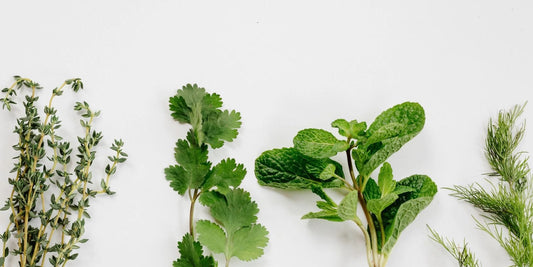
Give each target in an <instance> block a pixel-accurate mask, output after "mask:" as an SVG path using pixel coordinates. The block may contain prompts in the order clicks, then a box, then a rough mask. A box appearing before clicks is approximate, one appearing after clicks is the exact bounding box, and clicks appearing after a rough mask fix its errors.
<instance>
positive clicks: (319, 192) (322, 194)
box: [311, 186, 337, 207]
mask: <svg viewBox="0 0 533 267" xmlns="http://www.w3.org/2000/svg"><path fill="white" fill-rule="evenodd" d="M311 191H312V192H313V193H315V194H316V195H317V196H319V197H320V198H321V199H322V200H325V201H326V203H328V204H329V205H330V206H331V207H337V203H335V202H334V201H333V200H332V199H331V198H330V197H329V196H328V195H327V194H326V192H324V190H323V189H322V188H321V187H320V186H312V187H311Z"/></svg>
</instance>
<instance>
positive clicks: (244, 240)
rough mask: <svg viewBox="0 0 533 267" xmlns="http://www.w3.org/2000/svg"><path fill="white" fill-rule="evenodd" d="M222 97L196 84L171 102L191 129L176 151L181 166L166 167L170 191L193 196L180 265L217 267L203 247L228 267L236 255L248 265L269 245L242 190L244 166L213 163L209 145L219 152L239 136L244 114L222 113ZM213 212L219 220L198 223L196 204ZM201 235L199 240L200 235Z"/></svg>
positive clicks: (177, 263)
mask: <svg viewBox="0 0 533 267" xmlns="http://www.w3.org/2000/svg"><path fill="white" fill-rule="evenodd" d="M221 107H222V99H221V98H220V95H218V94H215V93H213V94H209V93H207V92H206V91H205V89H204V88H200V87H198V86H197V85H196V84H194V85H190V84H187V85H185V86H183V88H182V89H180V90H178V92H177V94H176V95H175V96H173V97H171V98H170V111H171V112H172V114H171V115H172V117H173V118H174V119H176V120H177V121H178V122H181V123H187V124H190V125H191V129H190V130H189V131H188V133H187V136H186V138H185V139H179V140H178V141H177V143H176V147H175V158H176V162H177V163H178V164H177V165H173V166H169V167H168V168H166V169H165V175H166V179H167V180H168V181H170V187H171V188H172V189H174V190H175V191H177V192H178V193H179V194H180V195H185V194H187V195H188V196H189V200H190V201H191V203H190V209H189V232H188V233H187V234H185V235H184V236H183V238H182V240H181V242H179V243H178V248H179V251H180V258H179V259H177V260H176V261H174V263H173V266H175V267H211V266H217V265H218V264H217V262H216V260H215V259H214V258H213V257H212V256H210V255H203V248H202V246H205V247H207V248H208V249H209V250H210V251H211V252H213V253H217V254H218V253H223V254H224V257H225V266H229V263H230V260H231V258H233V257H237V258H239V259H240V260H243V261H250V260H254V259H257V258H259V257H260V256H261V255H262V254H263V248H264V247H265V246H266V245H267V243H268V237H267V235H268V231H267V230H266V228H265V227H264V226H262V225H261V224H258V223H257V216H256V215H257V213H258V212H259V209H258V207H257V204H256V203H255V202H254V201H252V199H251V197H250V194H249V193H248V192H246V191H245V190H243V189H241V188H238V187H239V185H240V184H241V182H242V180H243V178H244V177H245V175H246V169H245V168H244V165H242V164H237V163H236V161H235V159H232V158H227V159H224V160H222V161H220V162H219V163H218V164H216V165H214V166H213V164H212V163H211V162H210V161H208V147H209V146H210V147H211V148H212V149H216V148H220V147H222V146H223V145H224V142H231V141H233V140H234V139H235V138H236V137H237V134H238V132H237V129H238V128H239V127H240V126H241V121H240V120H241V116H240V113H239V112H236V111H235V110H232V111H228V110H222V109H221ZM198 200H199V201H200V203H201V204H202V205H204V206H206V207H208V208H209V210H210V213H211V215H212V217H213V218H214V221H210V220H199V221H198V222H196V223H195V221H194V210H195V204H196V202H197V201H198ZM196 234H197V235H198V236H197V235H196Z"/></svg>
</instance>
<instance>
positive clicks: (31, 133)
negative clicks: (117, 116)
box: [0, 76, 128, 267]
mask: <svg viewBox="0 0 533 267" xmlns="http://www.w3.org/2000/svg"><path fill="white" fill-rule="evenodd" d="M14 78H15V82H14V83H13V84H12V85H11V86H10V87H8V88H4V89H3V90H2V92H3V93H5V96H4V97H3V98H2V99H1V101H2V107H3V108H5V109H7V110H9V111H11V108H12V105H16V104H17V103H16V102H15V100H14V98H15V97H16V96H17V91H20V92H22V91H23V90H24V89H30V90H31V94H28V95H26V96H25V97H24V101H23V103H22V105H23V107H24V114H23V115H22V116H21V117H20V118H18V119H17V121H16V126H15V130H14V133H15V134H17V135H18V137H19V140H18V142H17V144H15V145H14V146H13V149H14V150H15V151H17V153H18V155H17V156H16V157H15V158H14V159H15V163H14V168H13V169H12V170H11V172H10V173H12V174H13V175H14V177H10V178H9V184H10V185H11V186H12V187H13V188H12V191H11V194H10V195H9V197H8V199H7V200H6V202H5V205H4V207H3V208H2V209H1V210H4V211H9V212H10V213H11V214H10V217H9V222H8V224H7V227H6V228H5V231H4V232H3V233H2V234H1V235H0V239H2V254H1V257H0V266H2V267H4V266H5V265H6V261H7V260H8V257H10V256H13V257H18V262H19V266H21V267H26V266H28V267H34V266H44V265H45V263H46V262H47V259H48V262H49V263H50V264H51V265H52V266H66V264H67V262H69V261H71V260H74V259H76V258H77V256H78V254H77V253H75V250H76V249H78V248H79V245H80V244H82V243H85V242H87V239H84V238H82V237H83V234H84V232H85V219H86V218H90V216H89V213H88V212H87V209H88V207H89V202H90V199H91V198H94V197H96V196H97V195H99V194H107V195H112V194H113V193H114V192H112V191H111V190H110V188H109V178H110V176H111V175H113V174H114V173H115V172H116V167H117V164H119V163H123V162H124V161H126V158H127V156H128V155H127V154H126V153H125V152H124V151H123V149H122V147H123V145H124V143H123V142H122V140H115V142H114V143H113V145H112V146H111V149H112V150H113V151H114V152H115V155H113V156H110V157H109V160H110V164H108V165H107V166H106V168H105V170H104V171H105V174H106V176H105V178H104V179H102V180H101V183H100V186H101V189H93V188H92V186H90V185H91V184H92V181H93V163H94V160H95V159H96V147H97V145H98V144H99V142H100V141H101V139H102V137H103V136H102V133H101V132H98V131H96V130H94V129H93V127H92V123H93V120H94V119H95V118H97V117H98V116H99V115H100V112H99V111H93V110H92V109H91V108H90V107H89V104H88V103H87V102H77V103H76V105H75V106H74V110H75V111H77V112H79V113H81V117H82V119H81V120H80V124H81V126H82V127H83V135H81V136H79V137H77V141H78V145H77V147H76V151H77V154H76V155H75V156H76V158H77V161H76V162H71V155H72V152H73V148H72V146H71V143H70V142H69V141H64V139H63V137H62V136H61V135H59V134H58V133H57V131H58V129H60V128H61V121H60V120H59V117H58V115H57V111H58V110H57V109H56V108H55V107H54V106H53V100H54V98H55V97H56V96H61V95H62V94H63V93H64V88H65V87H67V86H68V87H70V88H71V89H72V90H73V91H74V92H78V91H79V90H80V89H83V83H82V81H81V79H79V78H75V79H69V80H66V81H65V82H63V83H62V84H61V86H59V87H57V88H55V89H53V90H52V95H51V97H50V99H49V101H48V105H46V106H45V107H44V119H42V117H41V114H40V113H39V111H38V108H37V103H38V100H39V97H38V96H36V92H37V90H39V89H42V87H41V86H40V85H39V84H38V83H36V82H34V81H32V80H30V79H28V78H22V77H20V76H15V77H14ZM11 240H13V241H14V242H10V241H11ZM12 243H15V244H12ZM12 245H14V246H12ZM10 246H11V247H10Z"/></svg>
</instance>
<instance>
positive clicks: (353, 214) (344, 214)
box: [337, 191, 358, 221]
mask: <svg viewBox="0 0 533 267" xmlns="http://www.w3.org/2000/svg"><path fill="white" fill-rule="evenodd" d="M357 194H358V192H357V191H350V193H348V194H347V195H346V196H345V197H344V198H343V199H342V200H341V202H340V203H339V208H338V209H337V213H338V215H339V217H340V218H341V219H343V220H345V221H348V220H356V219H357V202H358V198H357Z"/></svg>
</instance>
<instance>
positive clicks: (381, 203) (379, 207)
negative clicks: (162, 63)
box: [366, 193, 398, 216]
mask: <svg viewBox="0 0 533 267" xmlns="http://www.w3.org/2000/svg"><path fill="white" fill-rule="evenodd" d="M396 199H398V195H396V194H394V193H390V194H386V195H383V196H382V197H381V198H378V199H371V200H369V201H368V202H367V203H366V204H367V208H368V211H370V212H372V213H373V214H375V215H376V216H380V215H381V212H382V211H383V210H384V209H385V208H387V207H388V206H390V205H392V203H394V201H396Z"/></svg>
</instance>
